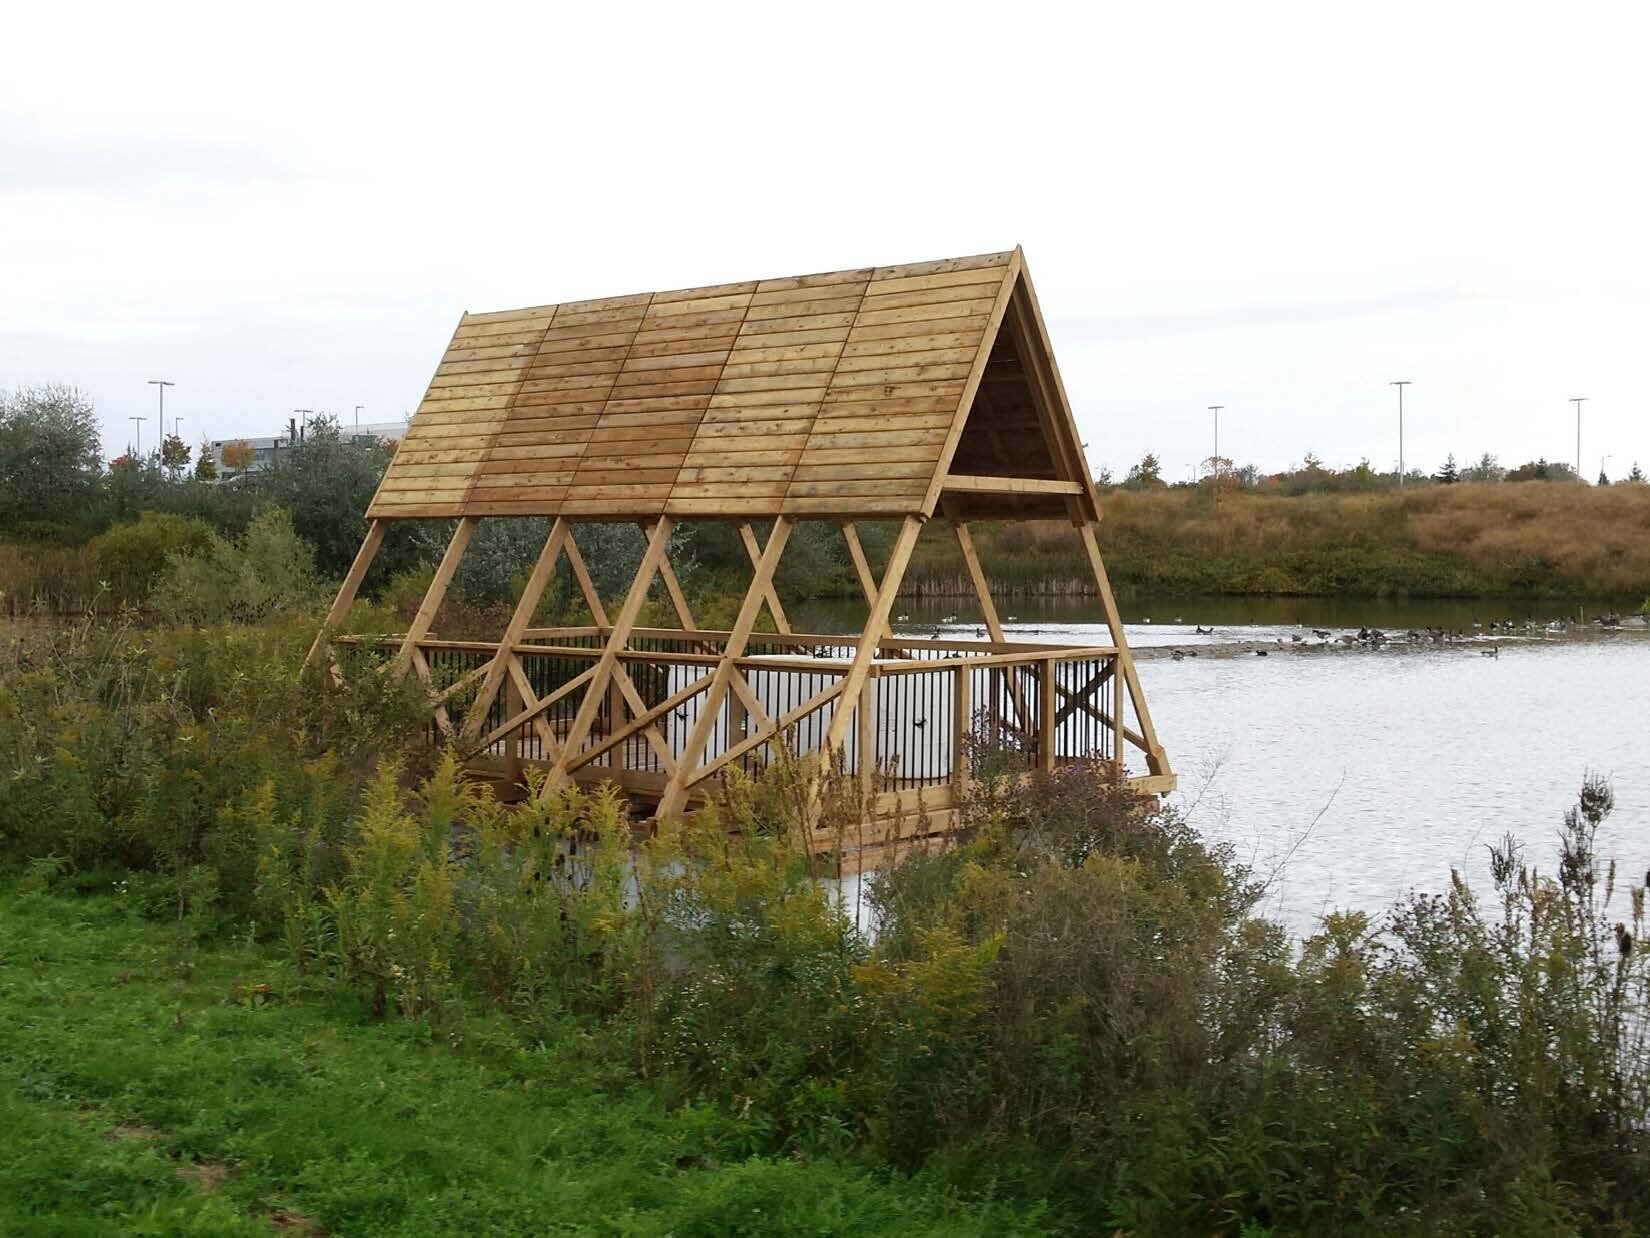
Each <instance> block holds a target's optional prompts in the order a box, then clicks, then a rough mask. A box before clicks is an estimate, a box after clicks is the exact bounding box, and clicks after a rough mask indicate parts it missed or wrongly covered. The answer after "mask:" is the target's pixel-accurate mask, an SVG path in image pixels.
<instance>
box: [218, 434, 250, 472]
mask: <svg viewBox="0 0 1650 1238" xmlns="http://www.w3.org/2000/svg"><path fill="white" fill-rule="evenodd" d="M223 466H224V468H226V469H228V470H229V471H230V473H231V474H234V473H244V472H246V470H247V469H249V468H251V467H252V445H251V444H250V443H248V442H247V441H246V440H245V439H244V438H238V439H236V440H235V441H234V442H232V443H225V444H224V445H223Z"/></svg>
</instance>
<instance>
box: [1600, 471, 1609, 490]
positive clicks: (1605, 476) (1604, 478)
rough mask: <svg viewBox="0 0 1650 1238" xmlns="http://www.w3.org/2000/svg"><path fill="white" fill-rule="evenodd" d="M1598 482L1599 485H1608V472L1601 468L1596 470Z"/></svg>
mask: <svg viewBox="0 0 1650 1238" xmlns="http://www.w3.org/2000/svg"><path fill="white" fill-rule="evenodd" d="M1598 484H1599V485H1601V486H1608V485H1609V484H1610V474H1608V473H1606V472H1605V471H1604V470H1603V469H1602V468H1601V469H1599V471H1598Z"/></svg>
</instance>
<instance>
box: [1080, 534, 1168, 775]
mask: <svg viewBox="0 0 1650 1238" xmlns="http://www.w3.org/2000/svg"><path fill="white" fill-rule="evenodd" d="M1094 530H1095V526H1094V521H1092V520H1089V521H1085V522H1084V523H1083V524H1082V526H1081V527H1080V528H1079V529H1078V531H1077V532H1078V536H1079V537H1081V538H1082V540H1083V552H1084V553H1085V554H1086V555H1087V556H1088V560H1089V570H1090V571H1092V572H1093V573H1094V583H1095V587H1096V588H1098V589H1099V590H1100V606H1101V608H1102V609H1103V610H1104V611H1105V620H1106V627H1107V628H1108V629H1109V630H1110V632H1111V643H1112V644H1113V645H1115V646H1116V647H1117V665H1118V666H1119V668H1121V670H1122V672H1123V683H1124V685H1125V686H1126V687H1127V688H1128V695H1129V700H1130V701H1131V702H1132V703H1133V705H1134V717H1135V721H1137V722H1138V723H1139V724H1140V735H1141V738H1143V739H1144V740H1145V741H1146V742H1145V743H1144V744H1143V745H1142V746H1143V747H1144V748H1145V751H1146V766H1147V768H1148V769H1149V770H1150V771H1151V772H1152V773H1154V774H1167V773H1169V772H1170V771H1169V761H1168V758H1167V757H1166V756H1165V755H1164V752H1163V747H1162V745H1160V744H1159V743H1158V742H1157V728H1155V727H1154V726H1153V725H1152V715H1151V711H1150V710H1148V709H1147V708H1146V695H1145V693H1143V692H1142V691H1141V690H1140V676H1138V675H1137V674H1135V670H1134V655H1133V654H1131V653H1130V652H1129V645H1128V641H1127V640H1125V639H1124V636H1123V621H1122V619H1120V618H1119V617H1118V615H1117V599H1116V598H1115V597H1114V596H1113V595H1112V591H1111V579H1110V577H1108V576H1107V575H1106V564H1105V561H1104V560H1103V559H1102V558H1101V557H1100V542H1099V539H1098V538H1097V537H1096V536H1095V531H1094ZM1111 704H1112V709H1111V713H1112V723H1113V726H1114V727H1115V728H1116V738H1115V739H1114V741H1113V742H1114V743H1116V744H1117V750H1116V752H1115V753H1114V754H1113V755H1114V756H1115V758H1116V760H1117V764H1118V768H1122V765H1123V747H1122V739H1123V734H1122V727H1123V693H1122V692H1121V691H1120V690H1118V688H1117V687H1116V686H1115V681H1114V686H1113V688H1112V702H1111Z"/></svg>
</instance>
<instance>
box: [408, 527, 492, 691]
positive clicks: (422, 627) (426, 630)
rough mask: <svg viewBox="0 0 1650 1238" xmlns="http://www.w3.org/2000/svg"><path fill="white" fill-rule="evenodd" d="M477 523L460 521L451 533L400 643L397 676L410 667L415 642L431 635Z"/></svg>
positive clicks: (416, 644) (416, 645) (416, 646)
mask: <svg viewBox="0 0 1650 1238" xmlns="http://www.w3.org/2000/svg"><path fill="white" fill-rule="evenodd" d="M480 523H481V519H480V517H478V516H463V517H460V519H459V522H458V527H457V528H456V529H454V530H453V540H452V541H450V542H448V543H447V552H446V553H445V554H443V555H442V556H441V563H440V565H439V566H438V567H437V568H436V569H435V578H434V579H433V580H431V581H430V587H429V588H428V589H426V590H425V591H424V600H423V601H422V602H420V603H419V604H418V613H417V614H415V615H414V616H413V620H412V626H411V627H409V628H408V629H407V635H406V636H405V637H404V638H403V639H402V641H401V649H400V651H399V652H398V653H397V654H396V659H395V666H396V673H397V674H403V675H404V674H406V672H407V668H408V667H409V666H411V665H412V656H413V651H414V650H415V649H417V648H418V642H419V641H421V640H423V639H424V638H425V637H426V636H428V635H429V634H430V625H431V624H432V623H434V622H435V616H436V613H437V612H438V611H440V609H441V602H442V599H443V598H445V597H446V596H447V587H448V586H449V585H451V584H452V583H453V573H454V572H456V571H458V564H459V560H461V559H462V558H463V557H464V550H465V548H466V547H467V546H469V544H470V538H471V537H472V536H473V535H474V534H475V531H476V525H478V524H480Z"/></svg>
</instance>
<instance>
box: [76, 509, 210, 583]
mask: <svg viewBox="0 0 1650 1238" xmlns="http://www.w3.org/2000/svg"><path fill="white" fill-rule="evenodd" d="M211 545H212V529H211V527H210V526H209V525H208V524H207V523H206V522H205V521H204V520H198V519H196V518H194V517H192V516H177V515H173V514H172V513H170V512H144V513H143V514H142V515H140V516H139V517H138V518H137V519H136V520H134V521H131V522H129V523H127V524H117V525H115V526H114V527H113V528H111V529H109V530H107V531H106V532H103V533H100V534H99V535H98V536H97V537H95V538H93V539H92V541H91V543H90V545H89V546H88V549H89V550H90V551H91V554H92V557H93V558H94V559H95V560H96V561H97V566H98V570H99V571H100V572H101V573H102V574H103V575H102V579H103V580H105V581H107V582H108V585H109V588H110V591H111V593H112V596H113V599H114V600H115V601H116V602H120V603H131V604H141V603H142V602H144V601H145V600H146V599H147V598H148V596H149V590H150V588H151V586H152V585H153V584H154V581H155V578H156V577H157V576H159V575H160V573H161V572H162V571H163V570H164V569H165V567H166V561H167V560H168V559H169V558H171V557H172V556H174V555H175V556H179V557H187V556H190V555H196V554H200V553H201V552H202V551H205V550H207V549H208V548H209V547H210V546H211Z"/></svg>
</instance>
